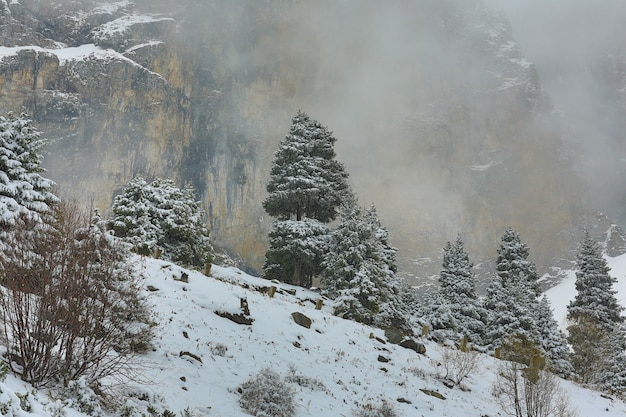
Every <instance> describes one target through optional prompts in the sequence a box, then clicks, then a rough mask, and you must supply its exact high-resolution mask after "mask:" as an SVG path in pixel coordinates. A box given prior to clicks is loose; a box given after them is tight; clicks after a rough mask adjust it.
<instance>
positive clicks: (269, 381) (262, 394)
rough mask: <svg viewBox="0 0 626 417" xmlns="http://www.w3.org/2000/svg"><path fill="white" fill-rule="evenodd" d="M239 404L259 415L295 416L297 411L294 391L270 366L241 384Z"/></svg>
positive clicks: (267, 416)
mask: <svg viewBox="0 0 626 417" xmlns="http://www.w3.org/2000/svg"><path fill="white" fill-rule="evenodd" d="M237 391H238V392H239V393H240V394H241V397H239V405H240V406H241V408H243V409H244V410H245V411H246V412H248V413H250V414H252V415H253V416H259V417H261V416H262V417H293V416H294V415H295V413H296V410H295V401H294V395H295V394H294V391H293V390H292V389H291V387H290V386H289V385H287V384H286V383H285V382H283V381H282V379H281V378H280V375H278V374H277V373H276V372H274V371H272V370H271V369H269V368H266V369H262V370H261V371H259V373H257V374H256V375H255V376H253V377H252V378H250V379H249V380H248V381H246V382H244V383H243V384H241V385H240V386H239V388H238V389H237Z"/></svg>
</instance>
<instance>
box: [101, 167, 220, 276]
mask: <svg viewBox="0 0 626 417" xmlns="http://www.w3.org/2000/svg"><path fill="white" fill-rule="evenodd" d="M204 218H205V212H204V210H202V209H201V207H200V202H198V201H196V199H195V196H194V190H193V188H192V187H191V186H186V187H184V188H183V189H180V188H178V187H176V186H175V185H174V182H173V181H171V180H163V179H159V178H157V179H155V180H154V181H152V182H151V183H147V182H146V181H145V180H144V179H143V178H141V177H136V178H133V179H132V180H131V181H130V182H129V183H128V185H127V187H126V188H125V189H124V191H123V192H122V194H120V195H118V196H116V197H115V200H114V201H113V207H112V215H111V219H110V220H109V228H111V229H113V230H114V231H115V234H116V236H118V237H121V238H122V239H124V240H125V241H127V242H129V243H130V244H131V245H132V246H133V250H134V251H135V252H137V253H140V254H144V255H148V254H152V253H154V252H155V251H156V250H157V248H158V249H160V250H161V251H162V252H163V253H162V256H163V257H164V258H165V259H168V260H171V261H173V262H179V263H182V264H187V265H193V266H197V267H202V266H204V265H205V264H206V263H207V262H211V260H212V259H213V248H212V246H211V243H210V240H209V230H208V229H207V227H206V225H205V220H204Z"/></svg>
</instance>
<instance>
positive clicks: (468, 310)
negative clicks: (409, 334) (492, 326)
mask: <svg viewBox="0 0 626 417" xmlns="http://www.w3.org/2000/svg"><path fill="white" fill-rule="evenodd" d="M473 267H474V265H473V264H472V262H471V261H470V260H469V255H468V254H467V252H466V251H465V248H464V243H463V241H462V240H461V237H460V236H458V237H457V239H456V241H455V242H454V244H452V243H451V242H447V243H446V246H445V247H444V249H443V264H442V269H441V273H440V275H439V292H438V294H437V295H436V296H435V297H433V298H432V299H431V300H430V302H429V305H430V308H429V312H428V316H429V321H430V322H431V325H432V328H433V330H444V332H443V333H444V337H452V338H454V339H461V338H463V337H464V336H466V337H467V338H468V339H469V340H470V341H471V342H474V343H475V344H478V345H481V344H482V337H481V334H482V332H483V328H484V319H485V315H486V313H485V310H484V309H483V308H482V306H481V305H480V303H479V301H478V296H477V294H476V277H475V275H474V273H473V271H472V268H473Z"/></svg>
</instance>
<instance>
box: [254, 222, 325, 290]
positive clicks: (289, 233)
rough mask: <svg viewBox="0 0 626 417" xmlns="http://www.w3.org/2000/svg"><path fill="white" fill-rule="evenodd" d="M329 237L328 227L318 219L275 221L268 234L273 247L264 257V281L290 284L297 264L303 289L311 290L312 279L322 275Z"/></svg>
mask: <svg viewBox="0 0 626 417" xmlns="http://www.w3.org/2000/svg"><path fill="white" fill-rule="evenodd" d="M328 237H329V229H328V226H326V225H325V224H324V223H321V222H319V221H317V220H315V219H308V218H305V219H303V220H301V221H295V220H276V221H275V222H274V225H273V227H272V230H271V231H270V234H269V239H270V242H269V243H270V247H269V248H268V250H267V252H266V253H265V258H266V259H265V265H264V266H263V270H264V273H265V277H266V278H268V279H274V278H276V279H281V280H282V281H284V282H288V283H291V279H292V278H293V271H294V269H295V267H296V266H295V262H296V260H298V261H299V262H300V265H299V268H300V270H301V272H302V276H303V281H300V285H305V286H310V285H311V284H312V277H313V276H315V275H317V274H319V273H320V272H321V268H322V267H321V262H322V259H323V257H324V254H325V252H326V246H327V241H328ZM294 284H296V283H294Z"/></svg>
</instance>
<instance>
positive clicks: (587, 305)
mask: <svg viewBox="0 0 626 417" xmlns="http://www.w3.org/2000/svg"><path fill="white" fill-rule="evenodd" d="M576 268H577V271H576V290H577V291H578V293H577V294H576V297H575V298H574V299H573V300H572V301H571V302H570V303H569V305H568V306H567V315H568V318H569V319H574V320H575V319H576V318H577V317H579V316H587V317H590V318H592V319H594V320H595V321H597V322H598V324H600V325H601V326H602V327H604V328H605V329H607V330H611V329H612V328H613V327H614V326H615V324H616V323H623V322H624V317H622V315H621V314H622V311H623V310H624V308H623V307H622V306H621V305H620V304H619V302H618V301H617V298H616V297H615V294H616V293H617V291H615V290H614V289H613V284H614V283H615V282H617V280H616V279H615V278H613V277H612V276H611V275H610V274H609V271H610V268H609V267H608V265H607V262H606V260H605V259H604V257H603V256H602V248H601V247H600V245H599V244H598V243H597V242H596V241H594V240H593V239H592V238H591V235H590V234H589V232H587V231H586V232H585V234H584V237H583V241H582V244H581V245H580V249H579V251H578V253H577V255H576Z"/></svg>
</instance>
